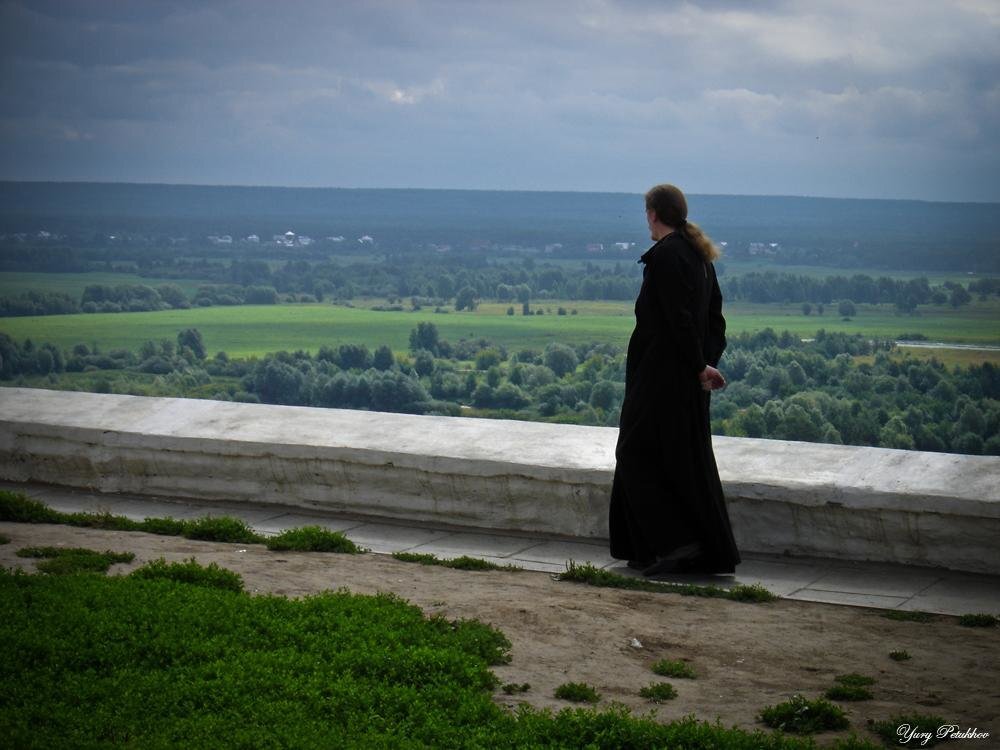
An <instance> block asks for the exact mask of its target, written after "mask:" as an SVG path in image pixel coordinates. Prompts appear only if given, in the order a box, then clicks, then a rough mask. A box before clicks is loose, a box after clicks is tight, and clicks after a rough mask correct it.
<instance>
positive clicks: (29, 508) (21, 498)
mask: <svg viewBox="0 0 1000 750" xmlns="http://www.w3.org/2000/svg"><path fill="white" fill-rule="evenodd" d="M62 515H64V514H62V513H59V511H55V510H52V509H51V508H49V507H48V506H47V505H45V504H43V503H40V502H38V501H37V500H32V499H31V498H29V497H28V496H27V495H25V494H24V493H21V492H10V491H9V490H0V521H13V522H14V523H61V522H62V521H61V518H60V516H62Z"/></svg>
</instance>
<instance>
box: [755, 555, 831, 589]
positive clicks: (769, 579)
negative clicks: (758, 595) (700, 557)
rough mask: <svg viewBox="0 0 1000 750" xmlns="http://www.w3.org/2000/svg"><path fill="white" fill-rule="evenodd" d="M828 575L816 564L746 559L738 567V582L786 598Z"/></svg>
mask: <svg viewBox="0 0 1000 750" xmlns="http://www.w3.org/2000/svg"><path fill="white" fill-rule="evenodd" d="M826 573H827V571H826V570H825V569H824V568H821V567H819V566H817V565H815V564H804V565H796V564H789V563H780V562H772V561H770V560H752V559H746V558H744V560H743V562H741V563H740V564H739V565H737V566H736V582H737V583H740V584H745V585H747V586H752V585H754V584H757V585H760V586H763V587H764V588H766V589H767V590H768V591H770V592H771V593H773V594H776V595H777V596H786V595H788V594H791V593H792V592H793V591H798V590H799V589H801V588H806V587H808V586H809V585H810V584H811V583H812V582H813V581H815V580H817V579H819V578H822V577H823V576H824V575H825V574H826Z"/></svg>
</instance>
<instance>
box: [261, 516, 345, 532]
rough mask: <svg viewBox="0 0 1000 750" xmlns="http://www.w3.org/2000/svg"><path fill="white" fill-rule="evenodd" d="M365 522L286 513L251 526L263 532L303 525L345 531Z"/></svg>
mask: <svg viewBox="0 0 1000 750" xmlns="http://www.w3.org/2000/svg"><path fill="white" fill-rule="evenodd" d="M363 523H364V522H363V521H350V520H347V519H342V518H331V517H329V516H311V515H307V514H303V513H285V514H284V515H279V516H273V517H271V518H268V519H265V520H263V521H256V522H254V523H252V524H251V526H253V528H254V531H257V532H259V533H261V534H280V533H281V532H282V531H285V530H286V529H297V528H301V527H302V526H322V527H323V528H324V529H328V530H330V531H341V532H345V531H347V530H349V529H354V528H357V527H358V526H361V525H363ZM348 536H350V535H348Z"/></svg>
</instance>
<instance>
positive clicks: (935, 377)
mask: <svg viewBox="0 0 1000 750" xmlns="http://www.w3.org/2000/svg"><path fill="white" fill-rule="evenodd" d="M893 348H894V344H893V343H892V342H891V341H881V340H868V339H866V338H864V337H862V336H860V335H856V334H855V335H848V334H843V333H827V332H826V331H822V330H821V331H819V332H818V333H817V335H816V338H815V339H814V340H812V341H809V342H803V341H801V340H800V339H799V338H798V337H796V336H794V335H793V334H791V333H789V332H787V331H786V332H782V333H780V334H778V333H776V332H774V331H773V330H771V329H765V330H763V331H760V332H757V333H754V334H746V333H744V334H740V335H739V336H735V337H733V338H732V339H731V340H730V343H729V347H728V349H727V351H726V353H725V356H724V358H723V361H722V363H721V367H722V369H723V371H724V372H725V373H726V375H727V378H728V379H729V386H728V387H727V388H726V389H725V390H724V391H721V392H717V393H715V394H714V395H713V407H712V417H713V419H712V429H713V432H714V433H715V434H719V435H734V436H746V437H763V438H774V439H783V440H801V441H807V442H825V443H838V444H849V445H866V446H881V447H888V448H904V449H917V450H926V451H937V452H953V453H965V454H974V455H979V454H990V455H1000V435H998V432H1000V370H998V368H997V367H995V366H994V365H992V364H990V363H985V364H981V365H971V366H968V367H960V366H956V367H953V368H948V367H946V366H945V365H943V364H941V363H940V362H938V361H937V360H935V359H930V360H926V361H924V360H919V361H911V360H909V359H904V360H902V361H900V360H899V359H898V358H895V357H893V356H891V353H892V350H893ZM624 369H625V356H624V353H623V352H622V351H621V349H620V348H618V347H615V346H612V345H608V344H581V345H577V346H569V345H566V344H561V343H551V344H549V345H547V346H546V347H545V348H544V349H542V350H531V349H521V350H519V351H516V352H510V351H508V350H506V349H505V348H504V347H502V346H499V345H497V344H495V343H493V342H490V341H488V340H486V339H478V340H469V339H460V340H458V341H454V342H452V341H447V340H444V339H442V338H441V337H440V335H439V332H438V330H437V328H436V326H435V325H434V324H433V323H428V322H422V323H420V324H418V325H417V326H416V327H415V328H414V329H413V330H412V331H411V334H410V342H409V349H408V351H407V352H405V353H394V352H393V351H392V350H391V349H390V348H389V347H388V346H386V345H380V346H376V347H374V348H369V347H368V346H365V345H359V344H345V345H340V346H322V347H320V348H319V350H318V351H316V352H315V353H310V352H306V351H296V352H276V353H272V354H267V355H266V356H264V357H261V358H248V359H236V358H230V357H229V356H228V355H226V353H225V352H221V351H220V352H217V353H216V354H215V355H214V356H212V357H208V356H207V354H206V348H205V343H204V341H203V340H202V337H201V334H200V333H199V332H198V331H197V330H196V329H186V330H184V331H180V332H179V333H178V335H177V338H176V339H175V340H165V341H159V342H154V341H147V342H146V343H144V344H143V345H142V346H141V347H139V349H138V350H137V351H129V350H125V349H114V350H109V351H107V352H101V351H98V350H97V348H96V347H94V346H93V345H87V344H84V343H80V344H77V345H75V346H73V347H71V348H70V349H69V350H65V351H63V350H61V349H59V348H58V347H55V346H53V345H51V344H41V345H36V344H35V343H33V342H32V341H30V340H25V341H22V342H16V341H14V340H13V339H11V338H10V337H9V336H7V335H5V334H0V379H2V380H4V381H7V382H14V383H24V384H32V385H41V386H46V385H55V386H58V385H59V384H60V382H61V380H60V377H61V376H62V374H63V373H71V374H72V373H79V375H77V376H75V377H76V378H77V380H74V381H73V384H75V385H74V387H83V388H88V389H92V390H98V391H111V390H116V391H119V392H127V393H136V394H138V395H170V396H189V397H192V396H193V397H202V398H214V399H220V400H234V401H244V402H261V403H271V404H290V405H304V406H318V407H338V408H351V409H372V410H377V411H394V412H407V413H416V414H443V415H452V416H455V415H470V414H474V415H478V416H487V417H501V418H515V419H525V420H536V421H537V420H540V421H559V422H567V423H576V424H593V425H606V426H617V424H618V412H619V408H620V405H621V400H622V397H623V392H624Z"/></svg>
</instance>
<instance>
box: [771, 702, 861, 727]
mask: <svg viewBox="0 0 1000 750" xmlns="http://www.w3.org/2000/svg"><path fill="white" fill-rule="evenodd" d="M760 720H761V721H762V722H764V724H766V725H767V726H769V727H771V728H773V729H780V730H781V731H783V732H790V733H792V734H814V733H815V732H826V731H829V730H837V729H847V727H848V721H847V717H846V716H845V715H844V711H843V709H841V708H840V707H839V706H835V705H833V704H832V703H830V702H829V701H827V700H824V699H823V698H816V699H815V700H808V699H807V698H805V697H804V696H802V695H798V694H796V695H793V696H792V697H791V698H790V699H789V700H787V701H785V702H784V703H778V704H777V705H774V706H768V707H767V708H765V709H764V710H763V711H761V712H760Z"/></svg>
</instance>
